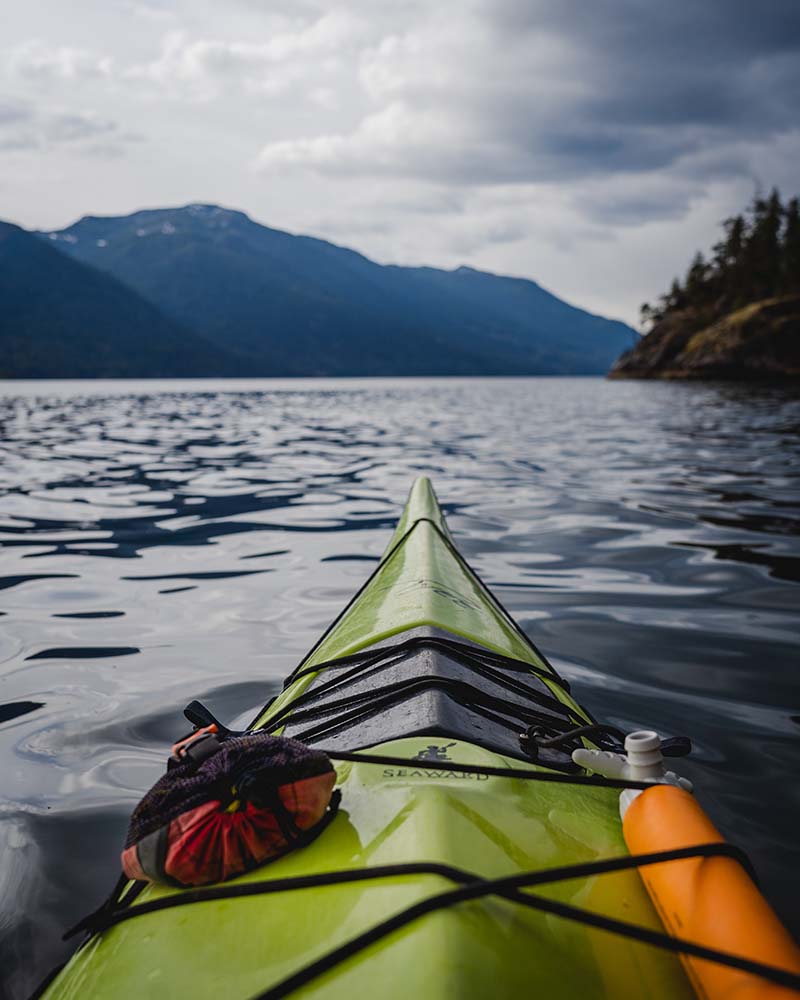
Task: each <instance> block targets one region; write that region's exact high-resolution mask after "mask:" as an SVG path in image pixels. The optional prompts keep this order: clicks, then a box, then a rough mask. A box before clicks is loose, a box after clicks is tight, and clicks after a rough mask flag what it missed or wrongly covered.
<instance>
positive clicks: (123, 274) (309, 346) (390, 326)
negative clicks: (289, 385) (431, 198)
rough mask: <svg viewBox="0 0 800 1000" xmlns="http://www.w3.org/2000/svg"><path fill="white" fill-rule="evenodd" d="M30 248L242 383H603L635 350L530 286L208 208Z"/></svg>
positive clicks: (625, 330)
mask: <svg viewBox="0 0 800 1000" xmlns="http://www.w3.org/2000/svg"><path fill="white" fill-rule="evenodd" d="M39 235H40V236H41V237H42V239H43V240H44V241H46V242H48V243H49V245H50V247H51V248H57V249H58V250H60V251H62V252H63V253H64V254H66V255H69V257H71V258H73V259H74V260H77V261H80V262H81V263H83V264H86V265H90V266H91V267H94V268H97V269H98V270H100V271H103V272H106V273H108V274H110V275H113V276H114V277H115V278H116V279H118V280H119V281H120V282H122V283H124V284H125V285H127V286H128V287H129V288H130V289H132V290H133V291H134V292H136V293H137V294H138V295H139V296H141V297H142V298H144V299H146V300H147V301H149V302H150V303H151V304H152V305H153V306H154V307H155V308H156V309H158V310H159V312H160V313H161V314H162V315H163V316H164V317H166V318H168V319H169V320H170V321H172V322H173V323H175V324H178V325H179V326H180V327H181V328H183V329H184V330H187V331H192V332H193V333H194V334H196V335H199V336H201V337H202V338H204V340H205V342H210V343H211V344H213V345H216V347H217V349H218V350H219V351H221V352H224V354H225V357H226V358H227V361H226V364H227V366H228V368H229V369H231V368H232V369H234V370H236V369H241V370H243V371H244V373H246V374H248V375H251V376H266V375H556V374H558V375H569V374H581V375H583V374H587V375H588V374H602V373H605V372H606V371H607V370H608V368H609V367H610V365H611V364H612V363H613V361H614V360H615V359H616V358H617V357H618V356H619V354H620V353H621V352H622V351H623V350H625V349H626V348H628V347H629V346H630V345H631V343H632V342H633V341H634V340H635V339H636V335H635V333H634V331H633V330H632V329H631V328H630V327H628V326H627V325H626V324H624V323H621V322H618V321H614V320H608V319H604V318H602V317H599V316H595V315H592V314H590V313H588V312H585V311H584V310H581V309H578V308H576V307H574V306H571V305H568V304H567V303H565V302H563V301H561V300H560V299H558V298H557V297H556V296H555V295H552V294H551V293H549V292H547V291H545V290H544V289H543V288H541V287H540V286H539V285H537V284H536V283H535V282H533V281H526V280H524V279H517V278H507V277H500V276H497V275H493V274H488V273H485V272H481V271H476V270H473V269H472V268H467V267H461V268H458V269H457V270H454V271H444V270H438V269H436V268H429V267H419V268H410V267H396V266H383V265H379V264H376V263H374V262H373V261H371V260H369V259H368V258H366V257H364V256H362V255H361V254H359V253H357V252H355V251H353V250H348V249H345V248H342V247H338V246H335V245H334V244H332V243H328V242H326V241H324V240H320V239H314V238H312V237H308V236H294V235H291V234H290V233H286V232H282V231H280V230H276V229H270V228H268V227H266V226H262V225H259V224H258V223H256V222H254V221H252V220H251V219H250V218H248V216H246V215H245V214H244V213H242V212H237V211H231V210H229V209H224V208H220V207H219V206H216V205H200V204H197V205H187V206H184V207H182V208H167V209H155V210H149V211H142V212H136V213H134V214H132V215H127V216H121V217H98V216H87V217H85V218H83V219H81V220H80V221H78V222H76V223H75V224H74V225H72V226H69V227H68V228H66V229H64V230H61V231H57V232H52V233H41V234H39ZM187 357H188V356H187ZM197 367H198V365H197V363H195V364H194V365H193V369H194V371H197ZM205 373H207V374H217V372H216V371H207V372H205ZM185 374H189V371H188V369H187V371H186V372H185Z"/></svg>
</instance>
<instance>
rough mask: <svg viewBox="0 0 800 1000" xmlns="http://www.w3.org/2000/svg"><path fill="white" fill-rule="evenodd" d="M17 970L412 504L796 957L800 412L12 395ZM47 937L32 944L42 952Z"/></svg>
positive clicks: (6, 683) (0, 784)
mask: <svg viewBox="0 0 800 1000" xmlns="http://www.w3.org/2000/svg"><path fill="white" fill-rule="evenodd" d="M0 391H1V392H2V395H0V549H2V553H0V555H2V563H1V564H0V615H2V623H3V624H2V630H0V683H2V688H0V697H2V704H0V753H2V754H3V763H4V766H3V768H2V769H0V849H2V850H3V852H4V853H3V857H4V858H8V859H9V861H7V862H4V869H3V870H2V871H0V882H2V887H3V888H4V890H5V891H3V892H0V952H2V955H1V956H0V960H2V961H3V967H4V969H6V970H8V972H9V974H8V977H7V978H8V982H9V983H10V984H11V985H10V986H9V987H8V989H9V990H10V993H9V996H13V997H21V996H25V995H27V992H28V991H29V989H30V987H31V985H32V983H33V981H34V980H35V979H36V977H37V975H38V974H39V973H40V972H41V971H43V970H44V969H45V968H46V967H47V966H48V965H49V964H50V963H51V962H53V961H54V960H56V959H57V958H58V957H59V956H60V955H62V954H63V952H62V950H61V949H62V945H61V944H60V941H59V937H60V932H61V930H62V929H63V927H64V926H67V925H69V924H70V923H72V922H73V921H74V920H75V919H76V918H77V917H79V916H81V915H82V914H83V913H85V912H86V911H88V910H89V909H91V908H92V907H93V906H94V905H96V904H97V903H98V902H99V900H100V898H101V897H102V895H103V894H104V893H105V891H106V890H107V889H108V887H109V886H110V885H111V884H112V883H113V881H114V879H115V877H116V869H117V852H118V849H119V844H120V841H121V838H122V836H123V833H124V829H125V824H126V819H127V814H128V812H129V811H130V808H131V806H132V805H133V803H134V802H135V800H136V798H137V797H138V796H139V795H140V794H141V792H142V791H144V790H145V789H146V787H147V786H148V785H149V784H150V783H151V782H152V781H153V780H154V779H155V777H156V776H157V775H158V773H159V771H160V770H161V768H162V766H163V759H164V755H165V753H166V752H167V748H168V746H169V745H170V744H171V743H172V741H173V739H174V737H175V735H176V734H178V735H179V734H181V733H182V732H183V731H184V730H185V727H186V723H185V720H183V719H182V716H181V710H182V707H183V705H185V704H186V703H187V702H188V701H189V700H191V699H192V698H193V697H200V698H202V699H204V700H206V701H207V702H208V703H209V704H212V705H213V706H214V708H215V709H216V711H217V713H218V714H219V715H220V717H221V718H223V719H224V720H226V721H231V722H233V721H234V720H236V721H238V722H239V724H242V725H243V724H245V723H246V722H248V721H250V719H252V717H253V716H254V715H255V713H256V711H257V710H258V708H259V707H260V706H261V705H262V704H263V703H264V702H265V701H266V700H267V699H268V698H269V697H271V696H272V695H273V694H274V693H275V692H276V691H277V690H278V688H279V685H280V681H281V679H282V678H283V676H285V674H287V673H288V672H289V670H290V669H291V668H292V667H293V666H294V665H295V664H296V662H297V661H298V659H299V658H300V656H301V655H302V654H303V653H304V652H305V651H306V649H307V648H308V647H309V646H310V645H311V644H312V642H313V641H314V640H315V638H316V637H317V636H318V634H319V633H320V631H321V630H322V629H323V628H324V627H325V626H326V625H327V624H328V622H329V621H330V620H331V619H332V618H333V616H334V615H335V614H336V613H337V612H338V611H339V610H340V608H341V606H342V605H343V604H344V603H345V602H346V601H347V600H348V599H349V597H350V596H351V595H352V594H353V593H354V591H355V590H356V589H357V588H358V587H359V585H360V584H361V583H362V582H363V579H364V577H365V575H366V574H368V573H369V571H370V566H371V564H374V562H375V560H376V559H377V558H378V557H379V555H380V553H381V552H382V550H383V548H384V546H385V544H386V541H387V539H388V534H389V532H390V530H391V528H392V527H393V525H394V522H395V520H396V518H397V517H398V515H399V512H400V509H401V506H402V502H403V499H404V497H405V495H406V492H407V490H408V487H409V485H410V482H411V480H412V479H413V477H414V476H417V475H421V474H425V475H430V476H431V477H432V478H433V479H434V482H435V484H436V486H437V488H438V491H439V493H440V497H441V500H442V502H443V506H444V508H445V512H446V513H447V515H448V518H449V521H450V524H451V527H452V529H453V530H454V532H455V535H456V538H457V540H458V544H459V545H460V547H461V548H462V550H463V551H464V553H465V555H466V556H467V558H468V559H470V560H471V561H472V562H474V564H475V566H476V568H477V569H478V570H479V572H480V573H481V575H482V576H483V577H484V578H485V579H486V580H487V581H488V582H489V583H490V584H491V585H492V586H493V587H494V588H495V589H496V590H497V593H498V595H499V596H500V598H501V600H503V601H504V603H506V604H507V605H508V607H509V608H510V609H511V611H512V612H513V613H514V615H515V616H516V617H517V618H518V620H519V621H520V622H521V623H522V625H523V626H524V627H525V628H527V629H528V631H529V632H530V634H531V635H532V636H533V638H534V639H535V640H536V641H537V642H538V643H539V644H540V645H541V646H542V647H543V648H544V650H545V652H546V653H548V654H549V655H550V656H552V657H553V659H554V660H555V661H556V663H557V665H558V666H559V667H560V669H561V670H562V672H563V673H564V674H565V675H566V676H567V677H569V678H570V679H571V680H572V682H573V684H574V688H575V691H576V694H577V696H578V698H579V699H580V700H581V701H583V702H584V703H585V704H586V705H587V707H589V708H590V709H591V710H592V711H593V712H594V713H595V714H596V715H598V716H600V717H602V718H603V719H606V720H607V721H609V722H611V723H613V724H615V725H619V726H621V727H623V728H638V727H640V726H642V725H647V726H653V727H655V728H658V729H660V730H661V731H662V732H664V733H670V734H672V733H686V732H688V733H689V734H690V735H691V736H692V738H693V740H694V742H695V746H696V752H695V753H694V755H693V758H692V760H691V761H690V762H689V763H687V765H686V770H687V773H689V774H690V776H691V777H692V778H693V780H694V781H695V782H696V785H697V787H698V791H699V794H700V795H701V797H702V799H703V802H704V804H705V805H706V806H707V807H708V809H709V811H710V812H711V814H712V816H713V817H714V818H715V819H716V820H717V822H718V823H719V825H720V826H721V827H723V829H724V830H725V831H726V832H727V833H728V834H729V835H730V836H731V839H733V840H735V841H736V842H737V843H739V844H740V845H742V846H745V847H746V848H747V849H748V851H749V853H750V855H751V857H752V858H753V860H754V862H755V864H756V867H757V869H758V870H759V872H760V875H761V879H762V884H763V885H764V887H765V888H766V890H767V892H768V894H769V895H770V896H771V898H772V899H773V901H774V902H775V903H776V904H777V905H778V907H779V909H781V911H782V913H783V915H784V916H785V917H786V918H787V919H788V920H790V921H792V920H794V926H795V928H796V929H798V930H800V925H798V922H797V917H796V912H797V911H796V899H797V897H798V893H799V892H800V885H798V881H797V869H796V867H795V868H793V867H792V866H790V865H789V863H788V860H787V859H788V858H789V857H790V852H791V851H792V849H793V848H794V845H795V844H796V817H797V815H798V812H800V800H799V799H800V790H798V785H797V783H796V782H792V781H789V782H787V780H786V778H787V776H788V775H794V774H795V773H796V771H797V766H798V759H797V737H798V735H800V724H798V719H800V696H798V685H797V681H796V646H797V633H798V628H797V622H798V616H797V612H798V609H800V599H799V598H800V591H799V590H798V582H800V400H798V399H797V398H796V397H795V396H793V395H792V393H791V392H790V391H788V390H784V389H780V388H772V387H742V386H733V385H707V386H700V385H696V386H695V385H680V384H675V385H670V384H663V385H662V384H652V385H651V384H637V383H605V382H603V381H600V380H595V379H505V380H498V379H486V380H459V379H439V380H435V379H428V380H426V379H420V380H402V381H392V380H383V379H374V380H364V381H357V380H335V381H334V380H331V381H316V382H314V381H301V380H298V381H287V382H266V381H262V382H254V383H248V384H245V383H241V382H227V383H224V382H221V383H213V382H194V383H192V382H185V383H169V382H164V383H159V382H149V383H144V382H143V383H136V382H115V383H102V382H96V383H55V382H54V383H15V384H12V383H5V384H2V385H0ZM33 927H36V928H37V931H36V933H33V932H32V928H33Z"/></svg>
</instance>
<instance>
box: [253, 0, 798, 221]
mask: <svg viewBox="0 0 800 1000" xmlns="http://www.w3.org/2000/svg"><path fill="white" fill-rule="evenodd" d="M765 21H768V22H770V23H769V24H765V23H764V22H765ZM359 82H360V85H361V87H362V90H363V92H364V94H365V96H366V98H367V99H368V100H369V101H370V102H371V103H372V105H373V107H372V109H371V110H369V111H368V112H367V113H366V114H365V115H364V116H363V117H362V119H361V121H360V122H359V123H358V124H357V125H356V126H355V127H354V128H352V129H350V130H349V131H326V132H322V133H318V134H315V135H306V136H300V137H292V138H289V139H286V138H284V139H275V140H271V141H269V142H267V143H266V144H265V145H264V146H263V147H262V149H261V151H260V153H259V156H258V158H257V165H258V167H259V168H260V169H262V170H267V171H286V170H297V169H301V168H304V169H307V170H310V171H314V172H317V173H320V174H325V175H329V176H338V177H342V176H351V175H361V176H369V175H374V176H396V177H404V178H416V179H417V180H420V181H428V182H434V183H437V182H442V181H443V180H444V179H448V180H449V181H450V182H451V183H455V184H467V185H474V184H486V185H495V184H504V183H509V182H512V183H520V184H522V183H547V182H551V181H553V180H561V181H562V182H567V183H569V182H580V181H583V180H585V179H587V178H597V177H603V176H612V175H613V176H616V175H620V174H623V175H624V174H627V175H636V174H643V175H652V173H653V172H655V171H668V170H672V169H678V168H680V166H681V164H684V163H691V162H694V164H695V166H697V165H698V164H699V163H700V162H701V161H702V160H703V154H704V152H705V150H706V149H707V148H708V147H709V146H710V145H713V146H715V147H716V148H717V149H721V148H722V147H724V146H725V145H726V144H732V143H736V144H737V145H738V152H739V155H740V156H741V155H742V150H743V146H742V141H743V140H745V139H747V140H751V141H756V142H759V141H768V140H769V139H771V138H774V137H776V136H779V135H782V134H784V133H786V132H787V131H788V130H790V129H791V128H793V127H794V126H795V125H796V124H797V121H798V107H800V17H799V16H798V12H797V5H796V2H795V0H765V4H764V5H759V6H758V7H756V6H753V5H752V4H750V3H749V2H747V0H705V2H704V3H703V4H689V3H682V4H673V5H660V6H659V7H658V8H657V9H656V8H654V7H653V6H652V5H649V4H648V5H643V4H640V3H638V2H635V0H615V2H611V0H593V2H592V3H591V4H585V3H583V2H580V3H578V2H577V0H563V2H561V3H558V4H552V3H549V2H545V0H539V2H537V0H481V2H475V3H472V4H470V5H466V6H464V5H462V6H460V7H459V16H458V17H454V15H453V9H452V8H451V6H450V5H447V4H444V5H439V6H438V7H437V8H435V10H434V13H432V14H430V15H429V16H427V17H425V18H423V20H422V23H420V22H415V23H414V24H413V26H412V27H411V28H410V29H409V30H407V31H405V32H400V33H391V34H388V35H386V36H385V37H383V38H382V39H381V40H380V41H379V42H378V43H377V44H375V45H372V46H370V47H368V48H366V49H365V50H364V51H363V52H362V55H361V59H360V63H359ZM717 164H718V166H719V167H720V168H721V169H722V170H723V172H724V169H725V167H724V164H723V163H722V162H721V158H720V157H718V158H717ZM705 169H706V170H707V171H709V172H711V173H714V169H713V162H712V161H711V160H709V159H707V158H706V159H705ZM740 169H747V168H746V166H745V165H744V164H741V165H740ZM650 200H652V198H651V197H650V196H648V197H645V198H644V199H642V208H643V209H644V208H645V202H646V201H650ZM678 203H682V204H683V205H684V206H685V205H686V204H687V199H686V197H685V195H683V194H678V200H677V201H676V203H675V204H676V206H677V204H678ZM664 210H665V211H669V209H668V208H665V209H664ZM634 214H635V213H634Z"/></svg>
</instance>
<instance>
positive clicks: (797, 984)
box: [250, 844, 800, 1000]
mask: <svg viewBox="0 0 800 1000" xmlns="http://www.w3.org/2000/svg"><path fill="white" fill-rule="evenodd" d="M730 846H731V845H727V844H705V845H702V846H701V847H698V848H684V849H683V850H682V851H670V852H664V853H663V854H661V856H657V857H654V856H652V855H650V856H648V855H639V856H633V857H631V858H628V859H620V860H627V861H631V862H633V863H634V864H633V865H626V866H619V867H607V868H606V869H605V870H606V871H620V870H623V868H624V867H644V866H645V865H647V864H660V863H662V862H665V861H669V860H673V861H674V860H677V859H678V857H677V856H678V855H680V856H681V857H692V856H700V857H711V856H715V855H717V854H724V855H728V856H733V855H731V854H729V852H728V851H727V850H723V851H718V850H717V848H728V847H730ZM694 852H696V854H695V853H694ZM668 855H669V856H668ZM737 860H738V858H737ZM600 864H603V863H602V862H601V863H600ZM571 867H572V866H571ZM574 867H575V868H580V867H584V869H585V868H586V867H588V866H574ZM543 874H544V873H542V872H534V873H523V874H520V875H512V876H509V877H507V878H500V879H476V880H474V881H472V882H469V883H467V884H465V885H462V886H461V888H458V889H452V890H450V891H448V892H443V893H440V894H439V895H437V896H431V897H429V898H427V899H423V900H420V902H418V903H415V904H413V905H412V906H409V907H407V908H406V909H404V910H401V911H400V912H399V913H396V914H394V915H393V916H391V917H388V918H387V919H386V920H383V921H381V923H379V924H376V925H375V926H374V927H371V928H370V929H369V930H367V931H364V932H363V933H361V934H358V935H356V937H354V938H352V939H351V940H350V941H347V942H345V944H343V945H340V946H339V947H338V948H334V949H332V950H331V951H329V952H328V953H327V954H326V955H323V956H321V957H320V958H318V959H317V960H316V961H314V962H311V963H309V965H307V966H305V967H304V968H302V969H300V970H299V971H298V972H296V973H294V974H292V975H290V976H287V977H286V978H285V979H283V980H282V981H281V982H280V983H277V984H276V985H274V986H271V987H269V989H266V990H264V991H263V992H261V993H258V994H256V995H255V996H252V997H251V998H250V1000H280V998H282V997H285V996H288V995H289V994H290V993H293V992H294V991H295V990H297V989H299V988H300V987H302V986H306V985H308V983H310V982H312V981H313V980H315V979H317V978H318V977H319V976H321V975H323V974H324V973H326V972H329V971H330V970H331V969H333V968H335V967H336V966H337V965H339V964H341V963H342V962H344V961H346V960H347V959H349V958H352V957H353V956H354V955H357V954H359V953H360V952H362V951H363V950H364V949H365V948H367V947H369V946H370V945H372V944H374V943H376V942H377V941H380V940H382V939H384V938H386V937H388V936H389V935H390V934H392V933H393V932H394V931H396V930H399V929H400V928H401V927H405V926H407V925H408V924H410V923H413V922H414V921H415V920H417V919H418V918H419V917H422V916H425V915H427V914H429V913H435V912H437V911H441V910H444V909H447V908H449V907H451V906H455V905H456V904H458V903H463V902H467V901H470V900H475V899H481V898H484V897H486V896H490V895H501V896H502V897H503V898H506V899H509V900H510V901H511V902H514V903H519V904H520V905H522V906H525V907H528V908H529V909H533V910H539V911H540V912H544V913H552V914H553V915H555V916H559V917H563V918H565V919H567V920H574V921H576V922H578V923H582V924H586V925H588V926H590V927H596V928H597V929H599V930H604V931H608V932H610V933H613V934H619V935H620V936H622V937H626V938H629V939H632V940H635V941H639V942H641V943H643V944H649V945H653V946H655V947H657V948H661V949H663V950H665V951H669V952H672V953H675V954H679V955H689V956H691V957H693V958H701V959H705V960H706V961H710V962H716V963H717V964H719V965H725V966H728V967H729V968H734V969H739V970H741V971H742V972H747V973H750V974H752V975H756V976H760V977H761V978H762V979H766V980H767V981H769V982H772V983H777V984H778V985H781V986H788V987H790V988H792V989H795V990H800V975H797V974H795V973H793V972H789V971H787V970H786V969H781V968H777V967H776V966H773V965H767V964H765V963H763V962H756V961H753V960H752V959H748V958H742V957H741V956H739V955H734V954H731V953H730V952H725V951H719V950H718V949H716V948H709V947H706V946H705V945H700V944H695V943H694V942H693V941H687V940H685V939H684V938H680V937H672V936H670V935H668V934H663V933H661V932H660V931H652V930H650V929H649V928H646V927H640V926H638V925H637V924H631V923H628V922H627V921H623V920H616V919H615V918H613V917H606V916H603V915H602V914H599V913H593V912H592V911H590V910H585V909H583V908H580V907H576V906H570V905H569V904H568V903H561V902H558V901H556V900H553V899H548V898H545V897H542V896H536V895H532V894H529V893H523V892H519V891H518V890H519V889H521V888H527V887H529V886H532V885H540V884H542V881H543V880H542V879H541V876H542V875H543ZM564 877H569V876H563V875H562V876H561V878H562V879H563V878H564ZM509 890H513V894H511V893H509Z"/></svg>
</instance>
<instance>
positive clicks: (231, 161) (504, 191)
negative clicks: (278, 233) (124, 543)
mask: <svg viewBox="0 0 800 1000" xmlns="http://www.w3.org/2000/svg"><path fill="white" fill-rule="evenodd" d="M3 21H4V31H3V34H2V40H0V80H1V81H2V85H1V86H0V158H2V170H0V216H2V217H3V218H6V219H10V220H13V221H16V222H19V223H21V224H22V225H26V226H30V227H42V228H52V227H56V226H62V225H65V224H67V223H69V222H71V221H73V220H74V219H75V218H77V217H79V216H81V215H85V214H122V213H126V212H129V211H133V210H134V209H137V208H142V207H158V206H164V205H175V204H183V203H186V202H190V201H210V202H219V203H222V204H224V205H227V206H229V207H233V208H241V209H243V210H245V211H246V212H248V213H249V214H250V215H252V216H253V217H254V218H255V219H257V220H258V221H260V222H263V223H265V224H267V225H271V226H275V227H278V228H283V229H289V230H291V231H294V232H303V233H308V234H311V235H317V236H322V237H325V238H328V239H331V240H333V241H335V242H338V243H342V244H344V245H349V246H352V247H354V248H355V249H358V250H361V251H362V252H364V253H366V254H368V255H369V256H371V257H373V258H375V259H377V260H379V261H384V262H398V263H413V264H418V263H427V264H433V265H437V266H442V267H453V266H457V265H459V264H461V263H467V264H470V265H472V266H475V267H481V268H486V269H488V270H495V271H500V272H504V273H510V274H517V275H522V276H525V277H530V278H534V279H535V280H537V281H539V282H541V283H542V284H543V285H545V286H546V287H548V288H550V289H552V290H553V291H554V292H556V293H557V294H559V295H561V296H563V297H565V298H567V299H569V300H570V301H573V302H575V303H577V304H579V305H583V306H585V307H587V308H590V309H594V310H596V311H598V312H603V313H605V314H608V315H615V316H620V317H622V318H624V319H627V320H628V321H630V322H635V320H636V317H637V313H638V306H639V303H640V302H641V301H642V300H643V299H645V298H653V297H654V296H656V295H657V294H658V293H659V292H661V291H663V290H664V289H665V287H666V286H667V285H668V283H669V282H670V280H671V279H672V277H673V275H674V274H676V273H678V272H683V270H684V269H685V267H686V266H687V265H688V262H689V258H690V256H691V255H692V253H693V252H694V251H695V250H696V249H706V247H707V246H708V245H709V244H710V242H712V241H713V240H714V239H715V238H716V237H717V233H718V228H717V227H718V224H719V222H720V221H721V220H722V219H723V218H725V217H726V216H727V215H729V214H730V213H732V212H734V211H738V210H739V209H740V208H741V207H742V206H743V204H744V203H745V202H746V201H747V200H748V199H749V198H750V196H751V195H752V192H753V189H754V186H755V185H756V184H761V185H762V186H764V187H769V186H771V185H773V184H777V185H778V186H779V187H780V188H781V189H782V190H783V191H784V193H785V194H795V193H798V192H800V171H798V169H797V163H798V161H799V160H800V3H799V2H798V0H761V2H760V3H758V4H756V3H753V2H752V0H672V2H671V3H670V4H658V3H647V2H645V0H547V2H545V0H457V2H456V0H439V2H438V3H436V4H430V3H424V4H423V3H418V2H416V0H391V2H390V0H351V2H343V3H340V4H338V5H337V4H316V3H311V2H308V3H305V2H288V0H284V2H282V3H279V2H272V0H263V2H259V0H226V3H224V4H220V3H212V2H211V0H162V2H159V0H75V2H73V3H70V4H64V3H63V2H61V0H34V2H29V3H27V4H25V5H24V6H23V5H18V4H13V5H12V4H11V3H9V2H8V0H7V2H6V12H5V15H4V18H3Z"/></svg>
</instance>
